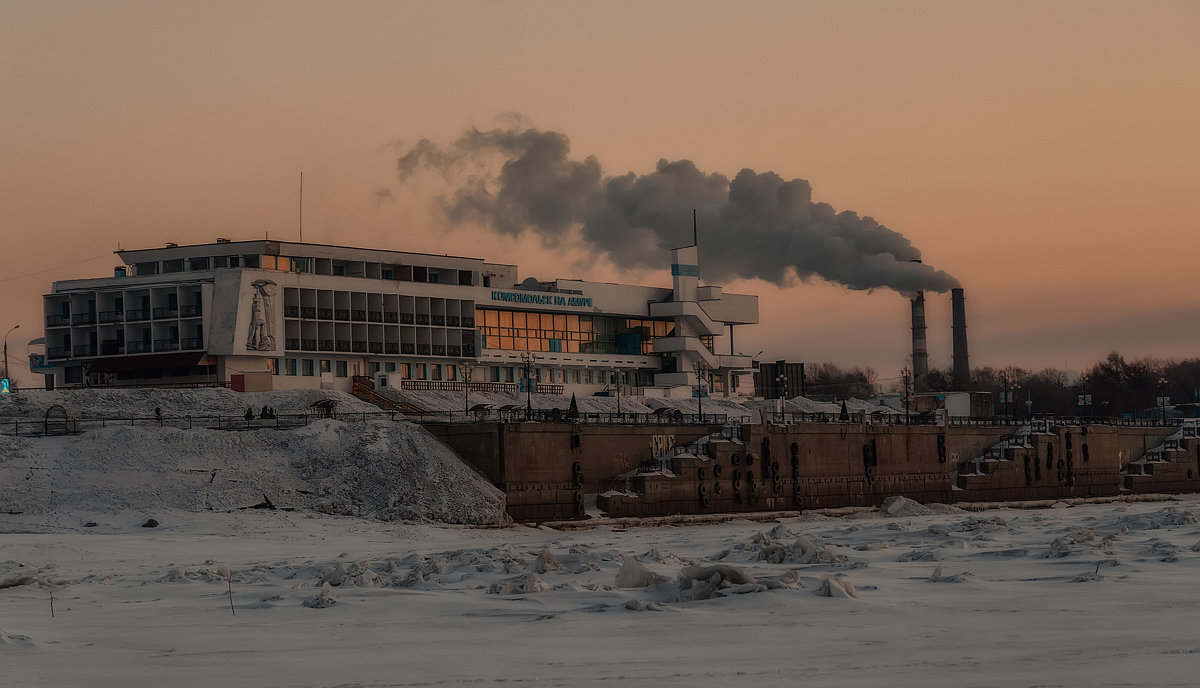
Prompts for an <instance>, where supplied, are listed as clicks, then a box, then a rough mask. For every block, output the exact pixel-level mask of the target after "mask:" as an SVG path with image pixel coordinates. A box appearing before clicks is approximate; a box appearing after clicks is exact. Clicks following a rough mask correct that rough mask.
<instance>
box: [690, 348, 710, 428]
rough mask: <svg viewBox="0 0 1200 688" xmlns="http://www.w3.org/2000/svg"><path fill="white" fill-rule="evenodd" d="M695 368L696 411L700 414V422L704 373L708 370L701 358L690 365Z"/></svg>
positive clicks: (702, 410) (702, 417)
mask: <svg viewBox="0 0 1200 688" xmlns="http://www.w3.org/2000/svg"><path fill="white" fill-rule="evenodd" d="M692 367H693V368H695V370H696V412H697V413H698V414H699V416H700V422H701V423H703V422H704V373H705V371H707V370H708V366H707V365H705V363H704V361H703V360H699V361H696V363H695V365H693V366H692Z"/></svg>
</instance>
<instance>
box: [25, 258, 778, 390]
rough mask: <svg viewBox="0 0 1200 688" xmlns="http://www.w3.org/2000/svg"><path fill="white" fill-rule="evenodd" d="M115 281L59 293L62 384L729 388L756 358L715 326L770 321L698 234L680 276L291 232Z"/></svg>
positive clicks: (54, 357)
mask: <svg viewBox="0 0 1200 688" xmlns="http://www.w3.org/2000/svg"><path fill="white" fill-rule="evenodd" d="M117 255H118V256H119V257H120V258H121V260H122V262H123V263H124V267H121V268H117V269H116V270H115V271H114V276H113V277H110V278H99V279H82V280H67V281H60V282H55V283H54V285H53V287H52V292H51V293H50V294H47V295H45V297H44V310H45V322H46V353H47V356H46V358H47V361H48V363H49V364H51V365H53V366H54V368H55V373H54V381H55V384H56V385H58V386H73V385H93V386H119V385H150V384H180V385H191V384H227V383H230V382H231V381H234V382H235V386H236V382H237V380H238V379H239V377H244V376H246V375H248V374H254V376H255V378H256V379H260V380H261V379H263V378H264V375H263V373H264V372H269V373H270V386H271V387H272V388H274V389H293V388H319V387H320V388H330V389H341V390H346V391H349V390H350V389H351V387H352V380H353V379H354V378H355V377H356V376H369V377H371V378H372V379H373V380H374V381H375V382H376V384H380V385H389V386H394V387H409V388H413V389H441V388H447V389H449V388H454V387H455V386H456V385H457V383H462V382H466V381H469V382H471V383H472V387H473V388H476V389H478V388H480V387H481V386H482V385H483V383H488V384H487V388H489V389H494V390H495V391H516V390H517V389H522V388H524V385H525V384H526V383H525V382H524V381H525V380H526V379H527V377H528V378H529V379H532V380H533V381H534V382H533V384H534V385H535V389H537V390H538V391H543V392H559V393H566V394H570V393H580V394H592V393H596V392H599V391H603V390H615V388H617V387H618V386H619V387H620V388H621V389H622V391H624V392H625V393H641V394H647V395H657V396H683V395H687V396H690V395H691V394H693V393H695V392H696V391H697V389H698V388H699V389H701V390H703V391H704V392H706V393H708V394H712V395H715V396H728V395H734V394H737V392H738V389H739V383H740V382H741V378H742V377H745V378H746V379H745V383H744V385H743V387H744V388H746V389H749V388H750V383H749V375H750V367H751V361H750V358H749V357H748V356H741V355H735V354H733V352H732V351H730V352H728V353H725V354H719V353H717V352H715V351H714V350H713V338H714V337H715V336H718V335H722V334H727V335H729V341H734V339H733V332H734V328H736V327H737V326H744V325H750V324H755V323H757V322H758V297H756V296H750V295H741V294H725V293H723V291H722V289H721V288H720V287H715V286H700V284H699V268H698V266H697V262H696V249H695V247H687V248H683V249H678V250H676V251H674V252H673V254H672V263H673V265H672V273H673V285H672V287H673V288H672V289H663V288H656V287H643V286H635V285H624V284H609V283H599V282H584V281H579V280H568V279H559V280H555V281H553V282H538V281H537V280H534V279H532V278H530V279H526V280H524V281H518V277H517V268H516V266H513V265H502V264H493V263H487V262H485V261H483V260H481V259H476V258H463V257H454V256H439V255H431V254H421V253H407V252H400V251H387V250H377V249H363V248H352V247H343V246H328V245H320V244H304V243H291V242H279V241H267V240H262V241H238V242H232V241H227V240H218V241H217V242H216V243H212V244H201V245H193V246H175V245H170V244H168V245H167V246H165V247H162V248H152V249H140V250H129V251H118V252H117Z"/></svg>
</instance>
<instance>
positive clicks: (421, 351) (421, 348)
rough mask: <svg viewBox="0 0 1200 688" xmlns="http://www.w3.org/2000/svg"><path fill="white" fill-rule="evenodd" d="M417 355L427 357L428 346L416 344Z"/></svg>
mask: <svg viewBox="0 0 1200 688" xmlns="http://www.w3.org/2000/svg"><path fill="white" fill-rule="evenodd" d="M417 355H418V356H428V355H429V345H428V344H418V345H417Z"/></svg>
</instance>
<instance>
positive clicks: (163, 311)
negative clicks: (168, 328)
mask: <svg viewBox="0 0 1200 688" xmlns="http://www.w3.org/2000/svg"><path fill="white" fill-rule="evenodd" d="M178 316H179V309H178V308H171V307H170V306H160V307H159V308H155V309H154V318H155V319H158V318H175V317H178Z"/></svg>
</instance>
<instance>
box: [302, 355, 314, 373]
mask: <svg viewBox="0 0 1200 688" xmlns="http://www.w3.org/2000/svg"><path fill="white" fill-rule="evenodd" d="M300 372H302V373H303V374H304V375H307V376H310V377H311V376H312V374H313V360H312V359H311V358H305V359H303V360H301V361H300Z"/></svg>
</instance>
